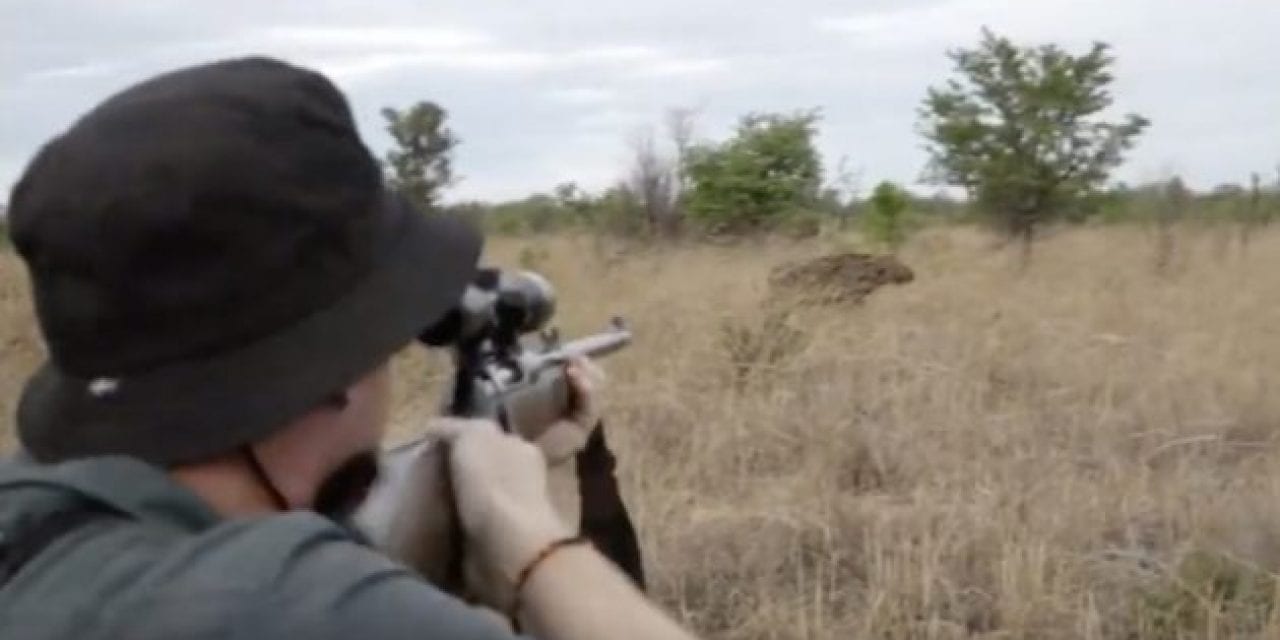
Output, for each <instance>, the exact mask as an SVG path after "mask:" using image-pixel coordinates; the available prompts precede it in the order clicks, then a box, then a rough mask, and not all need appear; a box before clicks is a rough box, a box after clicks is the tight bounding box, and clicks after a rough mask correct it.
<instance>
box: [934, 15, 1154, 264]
mask: <svg viewBox="0 0 1280 640" xmlns="http://www.w3.org/2000/svg"><path fill="white" fill-rule="evenodd" d="M1109 51H1110V47H1109V45H1107V44H1105V43H1101V42H1098V43H1094V44H1093V46H1092V47H1091V48H1090V50H1089V51H1088V52H1087V53H1085V54H1083V55H1073V54H1071V53H1068V52H1066V51H1064V50H1063V49H1061V48H1059V47H1058V46H1056V45H1052V44H1048V45H1040V46H1036V47H1023V46H1017V45H1015V44H1013V43H1012V42H1011V41H1010V40H1008V39H1007V38H1004V37H1000V36H997V35H995V34H994V33H992V32H991V31H989V30H987V29H985V28H984V29H983V30H982V41H981V43H980V44H979V45H978V46H977V47H976V48H973V49H959V50H953V51H951V52H949V53H948V57H949V58H951V60H952V61H953V62H954V65H955V73H956V75H957V77H955V78H952V79H950V80H948V81H947V82H946V84H945V85H943V86H941V87H931V88H930V89H929V90H928V94H927V96H926V98H925V100H924V104H923V105H922V107H921V108H920V112H919V114H920V118H921V122H920V124H921V133H922V134H923V135H924V137H925V138H926V139H927V140H928V144H927V146H926V149H927V151H928V152H929V156H930V160H929V165H928V169H927V171H926V174H927V175H926V177H927V178H929V179H931V180H932V181H934V182H936V183H942V184H950V185H956V186H960V187H963V188H965V189H966V190H968V192H969V195H970V198H971V199H972V200H973V201H974V202H976V203H977V204H978V205H979V206H980V207H981V209H982V210H983V211H984V212H986V213H988V214H990V215H992V216H993V217H994V218H995V221H996V222H997V223H998V224H999V225H1000V226H1001V227H1002V228H1003V229H1004V230H1005V231H1006V232H1008V233H1009V234H1011V235H1013V236H1015V237H1018V238H1020V239H1022V240H1023V247H1024V251H1026V252H1029V251H1030V247H1031V241H1032V238H1033V235H1034V230H1035V228H1036V226H1037V225H1039V224H1041V223H1043V222H1044V221H1046V220H1048V219H1051V218H1052V217H1054V216H1057V215H1061V214H1063V213H1065V212H1067V211H1069V210H1070V209H1071V208H1072V207H1074V206H1078V205H1079V204H1080V203H1081V202H1082V200H1083V198H1084V197H1085V196H1086V195H1088V194H1090V193H1092V192H1094V191H1095V190H1096V189H1097V188H1099V187H1100V186H1102V184H1103V183H1104V182H1105V181H1106V179H1107V177H1108V175H1109V174H1110V172H1111V170H1112V169H1114V168H1115V167H1116V166H1117V165H1119V164H1120V162H1121V160H1122V158H1123V153H1124V152H1125V151H1126V150H1128V149H1130V148H1131V147H1132V146H1133V144H1134V142H1135V140H1136V138H1137V136H1138V135H1139V134H1140V133H1141V132H1142V131H1143V130H1144V129H1145V128H1146V127H1147V126H1148V125H1149V124H1150V123H1149V121H1148V120H1147V119H1146V118H1144V117H1142V116H1140V115H1137V114H1128V115H1126V116H1124V117H1123V118H1121V119H1119V120H1118V121H1115V122H1109V121H1106V120H1103V119H1102V118H1101V114H1102V112H1103V111H1105V110H1106V109H1108V108H1109V107H1110V106H1111V105H1112V102H1113V99H1112V95H1111V92H1110V86H1111V83H1112V80H1113V76H1112V74H1111V72H1110V68H1111V65H1112V64H1113V63H1114V61H1115V60H1114V58H1113V57H1112V56H1111V55H1110V53H1109Z"/></svg>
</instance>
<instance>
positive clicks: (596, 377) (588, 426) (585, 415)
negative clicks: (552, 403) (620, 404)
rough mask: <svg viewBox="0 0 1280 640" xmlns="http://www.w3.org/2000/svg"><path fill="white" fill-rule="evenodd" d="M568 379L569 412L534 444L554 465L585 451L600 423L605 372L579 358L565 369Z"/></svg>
mask: <svg viewBox="0 0 1280 640" xmlns="http://www.w3.org/2000/svg"><path fill="white" fill-rule="evenodd" d="M565 377H566V378H567V379H568V383H569V412H568V414H567V415H566V416H565V417H564V419H562V420H559V421H557V422H556V423H555V424H553V425H551V426H550V427H548V428H547V429H546V430H545V431H543V432H542V434H541V435H539V436H538V438H537V439H536V440H534V441H533V442H534V444H536V445H538V448H539V449H541V450H542V453H543V455H545V456H546V458H547V463H548V464H550V465H551V466H556V465H559V464H561V463H563V462H565V461H567V460H569V459H570V458H572V457H573V456H575V455H577V454H578V452H580V451H582V448H583V447H585V446H586V444H587V438H588V437H590V435H591V431H592V430H593V429H595V427H596V424H597V423H598V422H599V421H600V414H599V411H600V404H601V400H600V396H601V393H602V391H603V389H604V382H605V376H604V371H603V370H601V369H600V367H598V366H596V364H595V363H593V362H591V361H590V360H588V359H586V358H579V359H576V360H574V361H572V362H570V363H569V364H568V365H567V366H566V367H565Z"/></svg>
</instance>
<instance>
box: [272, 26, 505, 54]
mask: <svg viewBox="0 0 1280 640" xmlns="http://www.w3.org/2000/svg"><path fill="white" fill-rule="evenodd" d="M259 37H260V38H261V39H264V40H267V41H274V42H287V43H294V44H298V45H305V46H316V47H324V48H326V49H336V48H354V49H364V50H368V49H386V48H390V47H403V48H406V49H417V50H423V49H427V50H430V49H460V48H464V47H476V46H482V45H488V44H490V43H491V42H492V41H493V37H492V36H491V35H489V34H486V33H481V32H479V31H474V30H471V29H447V28H423V27H388V26H362V27H333V26H276V27H266V28H264V29H262V30H261V32H260V33H259Z"/></svg>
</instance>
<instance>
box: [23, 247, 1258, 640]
mask: <svg viewBox="0 0 1280 640" xmlns="http://www.w3.org/2000/svg"><path fill="white" fill-rule="evenodd" d="M1175 233H1176V234H1178V237H1177V247H1178V268H1177V269H1176V270H1172V271H1170V272H1168V273H1166V274H1164V275H1157V274H1154V273H1153V272H1152V269H1151V268H1150V265H1151V263H1152V256H1153V255H1154V253H1153V252H1154V251H1155V250H1156V248H1155V247H1154V246H1153V243H1152V241H1151V239H1150V238H1149V237H1147V236H1145V235H1144V234H1143V233H1141V232H1140V231H1136V230H1126V229H1124V228H1112V229H1105V230H1103V229H1081V230H1075V231H1070V232H1067V233H1062V234H1058V235H1055V236H1054V237H1053V238H1051V239H1049V240H1047V241H1046V242H1045V243H1044V244H1043V246H1041V247H1039V248H1038V249H1037V251H1038V253H1037V255H1036V259H1035V260H1034V261H1033V262H1032V263H1031V264H1030V265H1029V266H1028V268H1027V269H1026V270H1025V271H1021V272H1020V271H1018V270H1017V269H1014V268H1013V266H1014V264H1015V263H1016V259H1015V258H1016V257H1015V256H1013V255H1011V253H1010V252H1009V251H993V250H992V248H991V241H990V239H989V238H988V237H987V236H985V235H982V234H980V233H978V232H976V231H972V230H968V229H964V228H955V229H937V230H930V231H926V232H924V233H921V234H920V235H919V236H918V237H916V238H915V239H914V240H913V241H911V242H910V243H908V245H907V246H906V247H904V248H903V250H902V252H901V255H902V258H903V261H904V262H906V263H907V264H910V265H912V267H913V269H914V271H915V281H914V282H913V283H912V284H911V285H910V286H907V287H890V288H887V289H885V290H883V291H880V292H879V293H877V294H876V295H874V296H871V297H870V298H868V299H867V300H866V301H865V302H864V303H863V304H862V305H858V306H852V305H839V306H830V307H816V308H805V309H802V310H798V311H794V312H793V313H790V314H788V315H787V316H786V317H785V318H783V320H782V321H781V322H782V325H784V326H786V327H787V328H788V331H787V332H779V331H776V330H774V328H775V326H778V325H777V323H779V322H780V321H779V320H778V319H777V318H775V317H773V316H771V315H770V314H767V313H762V307H763V306H764V300H765V299H766V298H767V297H768V284H767V283H768V276H769V272H770V271H771V269H772V268H773V267H774V266H776V265H779V264H783V263H785V262H788V261H794V260H802V259H807V258H811V257H812V256H815V255H822V254H825V253H828V252H830V251H832V250H833V249H834V247H833V246H828V245H827V244H826V243H825V242H824V241H821V240H812V241H808V242H804V243H794V242H788V243H777V244H773V245H767V246H764V247H758V246H757V247H746V246H741V247H688V246H685V247H678V248H671V249H661V248H658V249H652V250H642V251H636V252H631V253H629V254H628V255H627V257H626V258H625V259H624V260H621V261H613V260H611V259H610V258H609V257H608V256H609V255H610V254H609V247H608V245H607V243H602V242H599V241H595V240H590V239H575V238H568V237H560V238H551V239H543V240H537V239H528V240H496V241H494V242H493V243H492V246H491V249H490V252H491V255H490V257H491V259H492V260H493V261H495V262H497V263H499V264H516V263H517V262H518V261H519V259H520V256H521V255H522V253H523V254H526V255H528V254H529V253H530V251H532V249H531V248H532V247H537V251H538V253H539V259H538V260H537V262H538V268H540V269H542V270H544V271H545V272H546V273H547V275H548V276H549V277H550V278H551V279H552V281H553V282H555V283H556V284H557V286H558V287H559V290H560V293H561V301H560V302H561V304H560V307H561V310H562V311H561V313H562V318H563V323H562V324H563V328H564V329H565V331H566V333H567V334H569V335H572V334H574V333H578V332H582V331H588V330H593V329H595V328H597V327H599V326H600V325H601V324H602V323H604V322H605V321H606V319H607V318H609V317H610V316H611V315H613V314H615V313H617V314H621V315H623V316H625V317H627V319H628V320H629V321H630V322H631V324H632V325H633V326H634V328H635V330H636V334H637V342H636V344H635V345H634V346H633V347H632V348H631V349H629V350H627V351H624V352H622V353H620V354H618V355H617V356H614V357H613V358H611V359H610V360H609V361H608V363H607V369H608V370H609V372H610V376H611V386H610V389H609V396H608V398H606V400H605V405H606V407H607V409H608V413H609V415H610V416H611V418H610V419H611V433H610V439H611V441H613V443H614V445H615V446H616V448H617V450H618V452H619V457H620V472H621V473H622V481H623V490H624V492H625V496H626V498H627V500H628V501H629V503H630V505H631V507H632V508H633V511H634V514H635V516H636V518H637V520H638V525H639V527H640V533H641V536H642V538H643V544H644V548H645V551H646V554H647V555H646V559H647V563H648V569H649V574H650V578H651V581H652V585H653V590H654V593H655V595H656V596H657V597H658V598H660V599H661V601H662V602H663V604H664V605H666V606H668V607H670V608H671V609H673V610H674V611H676V612H677V613H678V614H679V615H680V616H681V617H682V618H683V619H685V620H687V621H689V622H690V623H691V624H693V625H694V626H696V627H697V628H698V629H699V630H701V631H702V632H704V633H705V634H706V635H707V636H708V637H711V638H821V639H827V638H829V639H833V640H836V639H839V640H844V639H847V638H855V637H857V638H886V639H916V638H919V639H925V638H929V639H946V638H1001V639H1005V638H1026V639H1031V638H1036V639H1054V638H1063V639H1065V638H1072V639H1076V638H1083V639H1091V638H1116V639H1120V638H1123V639H1127V640H1128V639H1132V640H1144V639H1154V638H1171V639H1172V638H1244V637H1252V638H1274V637H1280V613H1277V612H1275V610H1274V606H1273V605H1274V601H1275V596H1276V581H1275V579H1274V576H1275V572H1277V571H1278V570H1280V447H1278V446H1277V438H1276V427H1277V425H1278V424H1280V394H1278V393H1276V382H1277V374H1276V372H1277V371H1280V329H1278V328H1280V304H1277V301H1278V300H1280V276H1278V275H1277V274H1280V233H1277V232H1276V231H1272V230H1262V231H1258V232H1257V233H1256V234H1255V236H1254V238H1253V240H1252V242H1251V248H1250V250H1249V251H1248V252H1247V253H1240V252H1235V251H1231V252H1228V253H1226V254H1223V253H1221V252H1217V251H1215V250H1214V246H1215V244H1214V238H1215V235H1214V234H1213V233H1212V232H1207V233H1206V232H1202V231H1198V230H1196V229H1192V228H1190V227H1187V228H1179V229H1176V230H1175ZM2 269H3V274H2V277H0V294H2V295H3V298H2V305H3V306H0V314H3V315H2V316H0V344H3V345H4V354H3V357H2V358H0V385H3V388H2V389H0V404H2V408H3V409H5V410H6V411H11V410H12V402H13V398H14V396H15V394H16V392H17V389H18V382H19V380H20V379H21V377H22V376H24V375H25V374H26V373H27V372H28V371H29V369H30V367H31V366H33V365H34V362H35V357H36V353H37V349H36V347H35V346H34V344H33V342H32V340H33V332H32V329H31V327H30V319H29V315H28V313H29V312H28V311H27V310H26V305H27V302H26V298H25V295H26V293H25V289H24V288H23V286H22V285H21V283H20V282H19V279H18V273H19V272H18V270H17V265H16V264H15V263H14V261H13V260H11V259H5V261H4V262H3V267H2ZM727 322H729V323H735V325H736V326H738V327H740V328H745V330H747V331H748V335H749V336H751V337H752V338H753V339H756V340H760V341H765V342H766V344H764V346H760V347H759V348H756V350H755V351H754V353H757V354H760V355H758V356H757V357H756V359H755V360H751V359H750V358H746V359H745V360H744V357H743V354H744V353H746V354H750V353H752V350H751V348H744V347H742V346H735V344H737V343H735V341H734V339H732V338H726V337H724V336H726V335H727V332H726V330H725V329H724V327H725V326H726V323H727ZM771 323H773V324H771ZM783 333H785V334H786V336H787V337H780V334H783ZM774 339H776V340H785V344H784V345H783V346H776V347H773V346H769V345H768V344H767V341H768V340H774ZM744 362H745V363H746V364H745V365H744ZM397 366H398V372H399V374H400V375H399V378H398V385H399V387H398V396H399V398H398V415H397V418H396V420H397V434H403V433H406V432H408V431H411V430H413V429H414V428H416V425H418V424H419V423H420V421H421V419H422V418H423V416H425V415H427V414H428V413H429V412H430V411H431V410H432V408H433V407H434V406H435V395H434V394H435V393H436V390H437V389H438V387H439V384H438V383H439V382H440V379H441V376H442V375H444V374H445V372H446V366H447V363H446V362H445V360H444V359H442V358H436V357H425V356H423V355H422V354H421V353H418V352H414V353H406V354H405V355H404V356H403V357H402V358H401V359H400V360H399V362H398V363H397ZM744 366H745V369H744Z"/></svg>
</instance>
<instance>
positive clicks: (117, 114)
mask: <svg viewBox="0 0 1280 640" xmlns="http://www.w3.org/2000/svg"><path fill="white" fill-rule="evenodd" d="M10 202H11V208H10V211H9V214H8V215H9V224H10V231H11V235H12V239H13V242H14V246H15V247H16V248H17V251H18V253H19V254H20V255H21V256H22V258H23V259H24V260H25V262H26V264H27V267H28V270H29V273H30V276H31V282H32V290H33V293H34V298H35V310H36V315H37V318H38V320H39V324H40V329H41V332H42V334H43V336H44V338H45V341H46V342H47V344H48V347H49V360H48V362H47V363H46V364H45V365H44V366H42V367H41V368H40V370H39V371H38V372H36V373H35V374H34V375H33V377H32V378H31V379H30V380H29V381H28V383H27V385H26V387H25V388H24V390H23V394H22V398H21V402H20V406H19V409H18V412H17V417H16V421H17V430H18V435H19V440H20V443H21V446H22V449H23V451H22V454H21V456H20V459H19V460H16V461H12V462H8V463H4V464H3V465H0V638H39V639H46V640H56V639H62V638H78V639H83V638H131V639H143V640H145V639H159V638H215V637H217V638H222V637H227V638H232V637H235V638H286V637H287V638H349V637H356V638H362V639H367V640H382V639H396V640H398V639H401V638H405V639H408V638H413V639H417V640H423V639H437V640H454V639H458V640H461V639H464V638H465V639H477V640H478V639H488V638H493V639H499V638H510V637H512V632H511V630H510V626H511V625H508V624H505V623H504V622H503V618H501V617H495V616H492V615H487V614H485V613H483V612H482V611H481V610H480V609H477V608H475V607H472V606H470V605H469V604H468V603H466V602H464V601H462V600H460V599H457V598H455V597H454V596H452V595H450V594H449V593H447V592H445V591H443V590H441V589H440V588H438V587H436V586H433V585H432V584H430V583H428V582H427V581H425V580H423V579H422V578H421V577H420V575H419V574H418V573H415V572H413V571H411V570H410V569H409V568H408V567H406V566H405V565H404V564H401V563H399V562H397V561H395V560H393V559H390V558H388V557H387V556H385V555H383V554H381V553H380V552H379V551H377V550H376V549H374V548H372V547H371V546H370V545H369V544H367V543H366V542H367V541H366V540H365V539H364V536H363V535H362V534H361V532H360V530H359V529H358V527H356V526H355V525H353V514H352V512H353V510H354V509H356V508H357V507H358V505H360V504H361V503H362V500H363V497H364V496H365V495H366V493H367V492H368V491H369V489H370V487H371V486H374V485H375V479H376V476H377V469H378V465H377V459H378V457H379V443H380V442H381V440H382V437H383V435H384V428H385V423H386V420H387V416H388V404H389V395H390V384H391V380H390V376H391V371H390V366H389V360H390V358H391V357H392V356H393V355H394V354H395V353H397V352H398V351H399V350H400V349H402V348H403V347H405V346H407V345H409V344H412V343H413V342H414V341H415V340H416V339H417V338H418V337H419V336H420V335H422V334H423V332H424V331H427V330H429V329H431V328H433V327H436V326H437V325H438V323H440V322H442V321H444V320H445V319H446V318H447V317H448V316H449V311H450V310H451V309H453V308H454V307H455V306H456V304H457V302H458V300H460V299H461V298H462V297H463V294H464V291H465V290H466V288H467V286H468V284H469V283H472V282H473V281H474V280H475V278H476V276H477V269H478V265H477V261H478V259H479V256H480V253H481V239H480V237H479V235H478V234H477V233H476V232H475V231H474V230H473V229H471V228H470V227H469V226H467V225H465V224H462V223H461V222H459V221H457V220H452V219H448V218H444V217H440V216H427V215H424V214H422V213H420V212H418V211H415V210H413V208H412V207H411V206H409V205H408V204H407V203H406V202H404V201H403V200H402V199H400V198H398V197H396V196H395V195H393V194H391V193H389V192H387V191H386V190H385V189H384V187H383V181H382V176H381V171H380V169H379V167H378V164H377V162H376V161H375V160H374V159H373V158H372V156H371V155H370V154H369V152H368V150H367V149H366V148H365V146H364V145H363V144H362V142H361V141H360V139H359V137H358V134H357V132H356V128H355V125H354V123H353V121H352V117H351V112H350V109H349V107H348V105H347V102H346V100H345V98H344V97H343V95H342V94H341V93H340V92H339V91H338V90H337V89H336V88H335V87H334V86H333V85H332V84H331V83H330V82H329V81H328V80H327V79H325V78H324V77H322V76H320V75H319V74H316V73H314V72H311V71H308V70H305V69H300V68H297V67H293V66H290V65H286V64H283V63H279V62H276V61H272V60H266V59H241V60H232V61H225V62H219V63H213V64H208V65H201V66H197V67H191V68H186V69H181V70H178V71H175V72H172V73H168V74H164V75H161V76H158V77H155V78H152V79H150V80H147V81H145V82H142V83H140V84H137V85H135V86H133V87H130V88H129V89H127V90H125V91H123V92H121V93H119V94H116V95H115V96H113V97H111V98H109V99H108V100H106V101H105V102H103V103H102V104H100V105H98V106H97V107H96V108H94V109H93V110H92V111H90V112H89V113H88V114H86V115H85V116H84V117H82V118H81V119H80V120H78V121H77V122H76V123H74V125H73V126H72V127H71V128H70V129H69V130H68V131H66V132H65V133H63V134H62V135H60V136H58V137H56V138H55V139H53V140H52V141H50V142H49V143H48V144H47V145H45V146H44V147H43V148H42V149H41V150H40V151H39V153H38V154H37V155H36V156H35V158H34V159H33V160H32V161H31V163H30V164H29V166H28V167H27V168H26V170H25V172H24V174H23V175H22V177H21V179H20V181H19V183H18V185H17V186H16V188H15V189H14V192H13V194H12V197H11V199H10ZM565 377H566V379H567V381H568V384H567V385H566V387H565V388H566V389H567V393H568V394H570V395H571V396H572V397H573V398H574V400H573V402H572V403H570V404H571V406H572V407H573V408H574V409H575V410H574V411H570V412H567V413H566V414H565V415H562V416H558V417H557V419H556V421H555V422H554V423H553V424H552V425H551V426H550V428H549V429H548V431H556V430H558V431H559V432H560V433H565V432H568V433H570V434H573V433H575V430H576V433H577V434H579V435H580V436H581V437H579V438H578V442H582V441H584V440H586V436H587V434H588V433H590V432H591V429H592V427H593V426H594V417H593V416H592V415H591V411H592V408H593V402H594V396H595V393H596V386H597V385H598V381H597V380H596V376H595V375H594V374H593V367H592V366H591V364H590V363H589V362H588V361H586V360H583V359H577V360H574V361H572V362H570V363H569V364H568V365H567V367H566V369H565ZM431 431H432V432H433V433H434V434H435V437H436V438H438V442H439V443H440V444H441V448H438V449H437V451H440V452H441V453H442V454H443V456H444V457H443V460H444V461H445V464H443V465H442V468H443V469H445V471H446V473H447V475H445V476H444V478H445V479H446V480H447V482H446V484H447V485H448V487H449V491H448V498H449V501H450V502H451V503H452V505H453V508H454V510H455V511H454V513H453V515H454V516H456V522H457V524H458V525H459V526H458V528H457V533H458V536H459V538H460V542H461V544H460V545H458V548H459V549H460V550H461V551H460V553H463V554H465V555H464V557H462V561H463V562H464V564H465V565H466V567H467V569H468V573H469V574H470V576H471V579H470V580H468V583H467V591H468V595H470V596H471V597H474V598H475V599H477V600H478V601H479V602H481V603H483V604H486V605H488V606H489V607H490V608H492V609H494V610H497V611H499V612H503V613H506V614H508V615H509V616H510V618H511V619H512V620H513V621H515V622H516V623H517V625H518V626H520V627H522V628H523V629H525V630H527V632H528V633H530V634H531V635H532V636H534V637H539V638H547V639H566V640H576V639H584V640H585V639H588V638H590V639H597V638H622V639H626V638H655V639H665V638H673V639H674V638H689V637H690V636H689V635H688V633H687V632H686V631H684V630H682V629H681V628H680V627H679V626H678V625H677V624H675V623H674V622H673V621H672V620H671V618H670V617H668V616H667V615H666V614H665V613H663V612H662V611H660V610H659V609H658V608H656V607H654V606H653V605H652V604H650V603H649V602H647V601H646V600H645V598H644V597H643V595H642V594H641V593H640V592H639V591H638V590H637V589H636V588H635V587H634V586H633V583H632V581H631V580H629V579H628V577H627V576H626V575H625V574H624V573H622V572H621V571H619V570H618V569H617V568H615V566H614V565H613V564H612V563H610V562H608V561H607V560H606V559H605V558H604V557H602V556H601V555H600V554H599V553H598V552H597V551H595V549H594V548H592V547H591V546H590V545H587V544H581V543H579V542H578V538H577V534H576V532H575V531H573V529H572V527H570V526H566V524H565V522H564V520H563V518H561V517H560V516H559V514H557V513H556V512H555V510H554V509H553V508H552V505H551V503H550V501H549V499H548V495H547V487H546V482H547V458H546V455H545V454H544V453H543V451H542V450H540V449H539V448H537V447H536V446H534V445H532V444H530V443H529V442H527V441H526V440H524V439H521V438H519V437H514V436H513V435H511V434H509V433H507V432H504V431H503V430H502V429H501V428H500V426H499V425H498V424H496V423H495V422H494V421H492V420H487V419H470V420H462V419H453V420H449V421H444V422H440V423H437V424H435V425H434V426H433V428H432V430H431Z"/></svg>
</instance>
